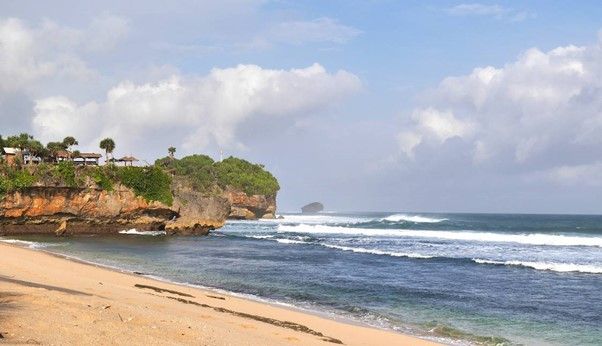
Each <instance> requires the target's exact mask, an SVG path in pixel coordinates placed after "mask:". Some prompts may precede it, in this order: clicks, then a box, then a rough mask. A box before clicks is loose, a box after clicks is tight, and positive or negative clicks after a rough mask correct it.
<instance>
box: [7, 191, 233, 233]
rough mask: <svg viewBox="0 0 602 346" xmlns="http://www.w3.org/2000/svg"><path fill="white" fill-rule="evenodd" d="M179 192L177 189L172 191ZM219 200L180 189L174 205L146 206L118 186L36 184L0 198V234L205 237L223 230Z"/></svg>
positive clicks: (226, 206) (223, 214) (225, 212)
mask: <svg viewBox="0 0 602 346" xmlns="http://www.w3.org/2000/svg"><path fill="white" fill-rule="evenodd" d="M178 192H180V191H178ZM229 211H230V209H229V204H228V203H227V201H226V199H225V198H222V199H221V200H219V199H211V198H198V199H197V198H194V196H192V195H188V194H186V193H185V191H183V192H182V195H179V194H176V195H175V202H174V205H173V206H171V207H169V206H167V205H165V204H163V203H160V202H156V201H155V202H148V201H146V200H145V199H144V198H142V197H139V196H136V195H135V193H134V192H133V191H132V190H130V189H128V188H126V187H124V186H122V185H116V186H115V187H114V189H113V190H112V191H110V192H109V191H106V190H102V189H98V188H89V187H88V188H72V187H50V186H37V187H30V188H26V189H22V190H19V191H14V192H11V193H9V194H6V195H5V196H4V197H3V198H1V199H0V235H8V234H52V233H55V234H57V235H64V234H65V235H66V234H109V233H117V232H119V231H122V230H127V229H131V228H135V229H137V230H139V231H149V230H165V231H166V232H167V233H168V234H187V235H188V234H207V233H208V232H209V231H210V230H213V229H216V228H219V227H221V226H223V224H224V220H225V218H226V216H227V215H228V213H229Z"/></svg>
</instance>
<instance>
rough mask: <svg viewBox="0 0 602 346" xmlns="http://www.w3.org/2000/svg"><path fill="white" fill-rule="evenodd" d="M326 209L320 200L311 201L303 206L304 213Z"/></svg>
mask: <svg viewBox="0 0 602 346" xmlns="http://www.w3.org/2000/svg"><path fill="white" fill-rule="evenodd" d="M322 210H324V205H323V204H322V203H320V202H313V203H309V204H307V205H305V206H303V207H302V208H301V212H302V213H303V214H316V213H319V212H321V211H322Z"/></svg>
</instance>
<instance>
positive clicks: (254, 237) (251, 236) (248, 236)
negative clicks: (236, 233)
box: [245, 235, 274, 239]
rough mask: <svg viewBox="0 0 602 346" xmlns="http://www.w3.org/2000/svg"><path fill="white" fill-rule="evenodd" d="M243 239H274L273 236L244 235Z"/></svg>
mask: <svg viewBox="0 0 602 346" xmlns="http://www.w3.org/2000/svg"><path fill="white" fill-rule="evenodd" d="M245 237H247V238H253V239H270V238H274V236H273V235H246V236H245Z"/></svg>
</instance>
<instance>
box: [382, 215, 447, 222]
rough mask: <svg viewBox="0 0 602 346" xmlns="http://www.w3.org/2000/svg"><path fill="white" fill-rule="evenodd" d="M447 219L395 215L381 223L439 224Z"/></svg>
mask: <svg viewBox="0 0 602 346" xmlns="http://www.w3.org/2000/svg"><path fill="white" fill-rule="evenodd" d="M446 220H447V219H435V218H430V217H426V216H420V215H406V214H395V215H390V216H387V217H385V218H383V219H381V220H380V221H388V222H402V221H407V222H414V223H438V222H442V221H446Z"/></svg>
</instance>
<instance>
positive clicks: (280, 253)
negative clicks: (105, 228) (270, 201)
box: [21, 213, 602, 345]
mask: <svg viewBox="0 0 602 346" xmlns="http://www.w3.org/2000/svg"><path fill="white" fill-rule="evenodd" d="M284 217H285V219H283V220H273V221H267V220H266V221H263V220H262V221H248V222H247V221H237V222H229V223H228V224H227V225H226V227H224V228H223V229H221V230H218V231H216V232H214V233H213V234H212V235H211V236H209V237H166V236H162V235H156V236H149V235H135V234H130V235H120V236H112V237H73V238H66V239H62V238H50V237H34V238H31V237H29V238H21V239H23V240H26V241H31V242H35V243H31V245H32V246H43V247H45V249H47V250H50V251H53V252H58V253H62V254H67V255H71V256H75V257H79V258H82V259H85V260H89V261H93V262H98V263H102V264H105V265H110V266H114V267H119V268H123V269H127V270H132V271H140V272H144V273H147V274H150V275H154V276H158V277H162V278H165V279H168V280H172V281H176V282H181V283H187V284H194V285H201V286H206V287H213V288H218V289H224V290H227V291H231V292H236V293H240V294H245V295H250V296H253V297H257V298H263V299H268V300H271V301H277V302H281V303H286V304H292V305H294V306H298V307H302V308H306V309H311V310H315V311H320V312H323V313H327V314H331V315H336V316H343V317H346V318H350V319H353V320H356V321H359V322H362V323H367V324H370V325H374V326H379V327H383V328H392V329H395V330H399V331H403V332H406V333H412V334H415V335H420V336H423V337H428V338H433V339H436V340H439V341H444V342H447V343H456V344H470V343H472V344H500V343H506V344H528V345H539V344H541V345H544V344H545V345H550V344H552V345H601V344H602V327H601V326H602V216H567V215H486V214H474V215H472V214H426V213H422V214H415V213H355V214H321V215H315V216H304V215H292V214H291V215H286V214H285V215H284Z"/></svg>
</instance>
